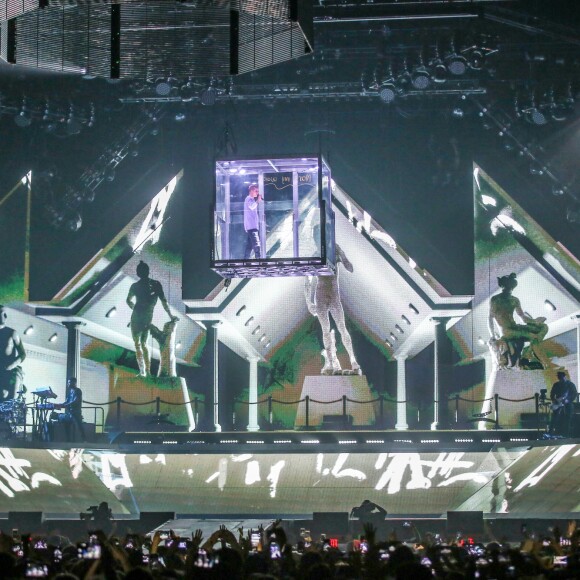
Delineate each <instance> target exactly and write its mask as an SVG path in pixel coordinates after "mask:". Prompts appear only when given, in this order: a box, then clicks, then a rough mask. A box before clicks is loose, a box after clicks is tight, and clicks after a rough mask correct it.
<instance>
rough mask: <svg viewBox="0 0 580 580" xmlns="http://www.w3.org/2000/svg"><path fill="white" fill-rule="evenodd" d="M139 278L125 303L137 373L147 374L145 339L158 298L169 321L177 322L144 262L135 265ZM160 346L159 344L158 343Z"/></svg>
mask: <svg viewBox="0 0 580 580" xmlns="http://www.w3.org/2000/svg"><path fill="white" fill-rule="evenodd" d="M137 276H138V277H139V280H138V281H137V282H135V283H134V284H132V285H131V288H129V293H128V294H127V304H128V306H129V308H131V310H132V311H133V312H132V313H131V322H130V323H129V324H130V327H131V334H132V336H133V341H134V343H135V355H136V357H137V364H138V365H139V375H140V376H142V377H147V376H149V369H150V364H151V358H150V355H149V349H148V347H147V340H148V339H149V334H150V332H151V323H152V322H153V312H154V310H155V305H156V304H157V301H158V300H159V301H160V302H161V305H162V306H163V309H164V310H165V312H167V314H168V316H169V318H170V321H171V322H177V320H178V319H177V317H175V316H173V315H172V314H171V310H170V309H169V304H167V299H166V298H165V294H164V292H163V287H162V286H161V283H160V282H158V281H157V280H153V279H151V278H149V266H148V265H147V264H146V263H145V262H139V264H138V265H137ZM160 346H161V345H160Z"/></svg>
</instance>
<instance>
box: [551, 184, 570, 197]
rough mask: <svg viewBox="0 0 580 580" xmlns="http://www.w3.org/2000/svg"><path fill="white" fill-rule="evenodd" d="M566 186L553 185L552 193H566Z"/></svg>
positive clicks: (556, 194)
mask: <svg viewBox="0 0 580 580" xmlns="http://www.w3.org/2000/svg"><path fill="white" fill-rule="evenodd" d="M566 189H567V188H566V186H565V185H564V186H560V185H553V186H552V195H555V196H557V197H559V196H561V195H564V194H565V193H566Z"/></svg>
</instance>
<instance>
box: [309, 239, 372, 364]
mask: <svg viewBox="0 0 580 580" xmlns="http://www.w3.org/2000/svg"><path fill="white" fill-rule="evenodd" d="M336 262H337V270H336V274H335V275H333V276H309V277H308V278H307V279H306V285H305V288H304V291H305V295H306V304H307V306H308V311H309V312H310V314H312V315H313V316H316V317H317V318H318V321H319V322H320V326H321V327H322V342H323V344H324V350H323V351H322V356H323V357H324V366H323V367H322V370H321V374H323V375H334V374H336V375H338V374H356V375H360V374H361V369H360V366H359V364H358V362H357V361H356V357H355V356H354V350H353V348H352V340H351V338H350V334H349V332H348V330H347V329H346V323H345V320H344V310H343V308H342V303H341V301H340V287H339V282H338V276H339V269H338V266H339V264H342V265H343V266H344V267H345V268H346V270H347V271H348V272H352V271H353V266H352V264H351V263H350V261H349V260H348V258H347V257H346V255H345V253H344V252H343V251H342V249H341V248H340V246H339V245H338V244H336ZM331 315H332V319H333V320H334V323H335V324H336V328H337V329H338V332H339V333H340V338H341V340H342V344H343V345H344V348H345V349H346V352H347V353H348V356H349V358H350V366H351V370H346V371H342V369H341V366H340V362H339V360H338V357H337V356H336V341H335V337H334V330H331V329H330V316H331Z"/></svg>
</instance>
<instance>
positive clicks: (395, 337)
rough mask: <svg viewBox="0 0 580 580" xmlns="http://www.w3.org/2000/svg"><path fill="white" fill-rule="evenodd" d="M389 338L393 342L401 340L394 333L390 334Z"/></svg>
mask: <svg viewBox="0 0 580 580" xmlns="http://www.w3.org/2000/svg"><path fill="white" fill-rule="evenodd" d="M389 336H390V337H391V338H392V339H393V340H399V338H398V337H397V336H396V335H395V334H394V333H393V332H389Z"/></svg>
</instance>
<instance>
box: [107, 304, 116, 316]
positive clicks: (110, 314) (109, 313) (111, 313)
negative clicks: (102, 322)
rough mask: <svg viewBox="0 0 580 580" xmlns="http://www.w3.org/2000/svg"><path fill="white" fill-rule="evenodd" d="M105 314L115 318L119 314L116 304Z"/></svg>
mask: <svg viewBox="0 0 580 580" xmlns="http://www.w3.org/2000/svg"><path fill="white" fill-rule="evenodd" d="M105 316H106V317H107V318H114V317H115V316H117V307H116V306H113V307H112V308H110V309H109V310H108V311H107V314H105Z"/></svg>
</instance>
